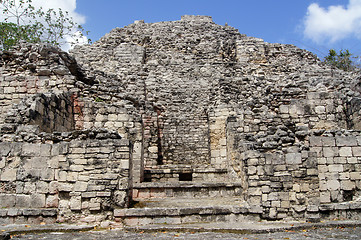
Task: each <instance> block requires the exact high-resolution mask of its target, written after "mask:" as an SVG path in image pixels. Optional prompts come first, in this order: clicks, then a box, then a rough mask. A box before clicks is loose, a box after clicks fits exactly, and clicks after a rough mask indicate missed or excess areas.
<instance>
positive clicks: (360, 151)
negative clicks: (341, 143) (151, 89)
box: [352, 147, 361, 157]
mask: <svg viewBox="0 0 361 240" xmlns="http://www.w3.org/2000/svg"><path fill="white" fill-rule="evenodd" d="M352 153H353V156H354V157H361V147H353V148H352Z"/></svg>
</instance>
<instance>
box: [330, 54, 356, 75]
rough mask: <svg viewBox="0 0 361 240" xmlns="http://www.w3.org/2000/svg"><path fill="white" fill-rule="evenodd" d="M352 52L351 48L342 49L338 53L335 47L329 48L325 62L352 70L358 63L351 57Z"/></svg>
mask: <svg viewBox="0 0 361 240" xmlns="http://www.w3.org/2000/svg"><path fill="white" fill-rule="evenodd" d="M351 56H352V54H351V53H350V52H349V50H347V49H346V50H340V52H339V53H337V52H336V51H335V50H334V49H331V50H329V53H328V55H327V56H326V57H325V60H324V61H325V63H327V64H329V65H331V66H334V67H337V68H339V69H342V70H345V71H352V70H354V69H355V67H356V65H355V63H354V62H353V61H352V59H351Z"/></svg>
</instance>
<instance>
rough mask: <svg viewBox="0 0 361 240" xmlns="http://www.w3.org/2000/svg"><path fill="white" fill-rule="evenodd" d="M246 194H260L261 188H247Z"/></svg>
mask: <svg viewBox="0 0 361 240" xmlns="http://www.w3.org/2000/svg"><path fill="white" fill-rule="evenodd" d="M248 194H249V195H250V196H262V188H259V187H257V188H249V189H248Z"/></svg>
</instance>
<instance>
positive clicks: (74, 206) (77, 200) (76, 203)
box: [69, 196, 81, 210]
mask: <svg viewBox="0 0 361 240" xmlns="http://www.w3.org/2000/svg"><path fill="white" fill-rule="evenodd" d="M69 204H70V209H71V210H81V196H76V197H71V198H70V201H69Z"/></svg>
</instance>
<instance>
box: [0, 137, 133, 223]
mask: <svg viewBox="0 0 361 240" xmlns="http://www.w3.org/2000/svg"><path fill="white" fill-rule="evenodd" d="M81 135H83V137H85V136H89V137H90V136H92V135H93V137H92V138H89V139H87V140H83V139H72V140H71V141H70V142H64V141H60V142H59V143H53V144H51V143H19V142H18V143H9V142H3V143H0V146H1V148H0V149H1V161H0V186H1V189H0V193H1V194H0V199H1V201H0V207H1V208H9V210H7V212H4V211H3V212H4V213H3V214H5V216H7V217H8V218H10V219H8V220H11V218H15V217H17V216H23V212H22V211H27V210H28V209H34V208H41V209H43V208H45V209H46V208H53V209H54V208H55V209H58V210H59V212H58V213H57V214H56V215H55V216H54V217H55V218H53V221H55V220H58V221H64V220H68V221H69V220H75V219H76V218H75V217H74V215H75V214H74V211H75V212H79V213H83V214H86V213H88V214H89V213H100V212H102V215H99V216H98V218H102V219H103V220H104V219H106V218H107V217H109V214H108V215H107V214H105V213H106V212H107V211H111V210H112V209H113V208H114V207H124V206H125V205H126V204H127V201H128V200H127V196H126V191H127V189H128V174H129V142H128V141H126V140H122V139H105V140H103V139H104V138H106V133H102V132H83V133H81V134H80V136H81ZM69 137H70V136H69ZM70 138H71V137H70ZM58 140H59V139H58ZM12 208H16V209H17V210H18V213H17V214H16V215H14V213H11V210H12ZM45 211H46V210H45ZM71 211H73V213H71ZM110 215H111V214H110ZM83 220H84V219H83ZM38 221H41V219H39V220H38ZM98 221H99V220H98Z"/></svg>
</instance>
